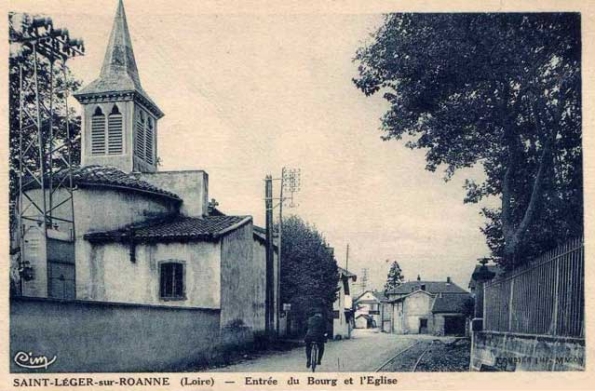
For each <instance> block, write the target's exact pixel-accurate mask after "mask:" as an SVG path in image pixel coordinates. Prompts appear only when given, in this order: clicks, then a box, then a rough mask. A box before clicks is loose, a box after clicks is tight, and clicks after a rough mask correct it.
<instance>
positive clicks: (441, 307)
mask: <svg viewBox="0 0 595 391" xmlns="http://www.w3.org/2000/svg"><path fill="white" fill-rule="evenodd" d="M385 295H386V299H385V300H383V305H382V306H381V308H382V313H381V317H382V331H383V332H387V333H395V334H432V335H453V336H465V335H468V334H469V322H468V320H469V318H470V317H471V316H472V314H471V309H472V303H471V300H472V299H471V295H470V294H469V292H467V291H465V290H464V289H463V288H461V287H460V286H458V285H456V284H455V283H454V282H452V281H451V279H450V277H447V279H446V281H422V280H421V278H420V277H419V276H418V279H417V280H416V281H408V282H404V283H402V284H400V285H399V286H397V287H395V288H393V289H392V290H389V291H387V292H385Z"/></svg>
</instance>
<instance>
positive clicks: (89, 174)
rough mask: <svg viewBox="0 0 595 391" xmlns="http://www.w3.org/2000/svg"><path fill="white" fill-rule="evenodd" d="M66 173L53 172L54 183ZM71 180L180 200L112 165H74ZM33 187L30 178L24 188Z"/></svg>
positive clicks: (92, 185)
mask: <svg viewBox="0 0 595 391" xmlns="http://www.w3.org/2000/svg"><path fill="white" fill-rule="evenodd" d="M67 174H68V171H67V170H62V171H59V172H57V173H56V174H54V182H55V184H57V183H60V182H62V180H63V179H64V178H65V176H66V175H67ZM72 181H73V185H76V186H78V187H109V188H118V189H124V190H132V191H139V192H144V193H149V194H152V195H157V196H162V197H167V198H170V199H173V200H176V201H182V200H181V199H180V197H178V196H177V195H175V194H174V193H171V192H169V191H166V190H163V189H160V188H158V187H156V186H154V185H152V184H150V183H148V182H145V181H143V180H140V179H138V178H136V177H135V176H134V174H126V173H125V172H124V171H121V170H118V169H117V168H113V167H107V166H98V165H92V166H84V167H76V168H74V169H73V171H72ZM46 182H49V180H48V179H46ZM34 188H39V183H38V182H37V181H36V180H33V179H30V181H29V182H28V183H27V185H25V190H30V189H34Z"/></svg>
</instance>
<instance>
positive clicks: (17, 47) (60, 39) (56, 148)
mask: <svg viewBox="0 0 595 391" xmlns="http://www.w3.org/2000/svg"><path fill="white" fill-rule="evenodd" d="M9 42H10V46H11V47H10V49H11V56H12V57H13V58H14V59H15V60H16V62H17V63H18V66H19V92H18V94H19V128H18V132H19V147H18V151H17V154H18V168H17V175H18V179H19V183H18V189H19V194H18V200H17V203H16V205H14V209H13V211H12V212H13V213H14V216H15V218H16V227H11V228H12V229H11V231H14V232H18V235H17V236H18V237H17V238H15V239H16V240H18V249H19V251H20V258H19V262H18V264H19V265H18V269H19V274H20V277H21V278H20V279H19V288H18V289H19V293H20V294H23V281H30V280H32V279H33V278H34V267H33V264H34V263H35V262H36V263H39V260H40V259H41V257H43V256H44V254H46V251H45V250H43V251H42V248H43V247H46V246H47V243H48V235H49V232H50V231H51V232H52V233H56V232H58V231H60V232H59V233H60V234H63V235H62V237H63V239H66V241H67V242H69V246H70V247H72V248H73V246H74V244H73V243H74V197H73V191H74V186H73V180H72V170H73V164H72V147H73V137H72V134H71V130H70V127H69V124H70V118H69V114H70V113H69V107H68V95H69V86H68V72H67V68H66V62H67V60H68V59H70V58H72V57H76V56H82V55H84V52H85V47H84V44H83V41H82V40H81V39H75V38H71V37H70V33H69V31H68V30H67V29H65V28H57V27H56V26H54V23H53V21H52V19H51V18H44V17H35V18H31V17H29V16H28V15H21V16H17V15H16V14H15V15H12V16H11V20H10V23H9ZM44 59H45V61H47V65H48V68H49V83H48V84H49V86H47V87H46V86H44V85H43V83H42V82H43V80H42V78H43V77H42V75H40V73H41V72H40V71H41V69H42V66H43V63H42V61H43V60H44ZM27 62H29V64H31V66H32V67H33V71H32V72H27V70H26V68H25V64H26V63H27ZM60 68H61V69H60ZM58 72H60V73H61V74H62V77H63V80H64V82H63V84H64V85H63V86H61V87H60V90H59V91H57V86H56V83H55V80H54V77H55V74H57V73H58ZM58 100H60V101H62V102H61V103H62V105H63V109H64V125H59V124H57V123H56V122H54V116H56V115H57V113H56V112H57V110H56V102H57V101H58ZM29 102H32V104H31V103H29ZM60 139H61V140H63V141H61V140H60ZM56 165H61V166H62V170H59V171H58V172H55V171H54V169H55V168H57V167H56ZM31 187H38V188H39V189H40V190H41V197H40V199H41V201H40V200H39V199H32V198H31V197H29V196H28V195H27V193H26V191H27V189H29V188H31ZM59 193H61V194H63V197H62V199H56V195H58V194H59ZM26 202H28V203H29V205H26V206H25V203H26ZM58 208H60V209H61V210H62V211H63V213H62V214H61V215H60V216H61V217H58V216H57V213H56V210H57V209H58ZM14 232H11V235H12V234H13V233H14ZM64 235H67V238H66V237H65V236H64ZM16 240H15V241H16ZM46 249H47V247H46ZM42 270H43V269H42ZM39 277H40V278H41V275H39ZM44 278H45V277H44Z"/></svg>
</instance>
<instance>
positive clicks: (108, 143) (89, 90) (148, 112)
mask: <svg viewBox="0 0 595 391" xmlns="http://www.w3.org/2000/svg"><path fill="white" fill-rule="evenodd" d="M74 96H75V98H76V99H77V100H78V101H79V102H80V103H81V105H82V106H83V116H82V141H81V144H82V148H81V165H82V166H89V165H102V166H110V167H115V168H118V169H120V170H122V171H124V172H127V173H128V172H133V171H136V172H145V173H151V172H155V171H157V121H158V120H159V119H160V118H161V117H163V112H162V111H161V110H160V109H159V107H158V106H157V105H156V104H155V102H153V101H152V100H151V98H149V96H148V94H147V93H146V92H145V91H144V90H143V88H142V86H141V83H140V77H139V74H138V69H137V67H136V61H135V59H134V52H133V50H132V40H131V39H130V33H129V32H128V24H127V22H126V13H125V11H124V4H123V3H122V0H119V2H118V9H117V11H116V16H115V18H114V24H113V27H112V32H111V34H110V37H109V41H108V45H107V49H106V52H105V58H104V60H103V66H102V67H101V73H100V74H99V77H98V78H97V79H96V80H95V81H93V82H91V83H90V84H89V85H87V86H86V87H84V88H82V89H81V90H80V91H78V92H77V93H76V94H74Z"/></svg>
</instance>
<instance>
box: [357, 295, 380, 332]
mask: <svg viewBox="0 0 595 391" xmlns="http://www.w3.org/2000/svg"><path fill="white" fill-rule="evenodd" d="M383 298H384V297H383V294H382V293H380V292H376V291H372V290H368V291H365V292H364V293H362V294H361V295H359V296H358V297H357V298H356V299H355V300H354V304H355V319H356V324H355V327H357V328H372V327H378V325H380V324H381V321H380V305H381V301H382V299H383ZM360 315H366V317H365V319H366V323H365V324H364V322H363V321H362V320H360V321H359V323H358V321H357V319H358V317H359V316H360ZM362 325H363V327H361V326H362Z"/></svg>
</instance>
